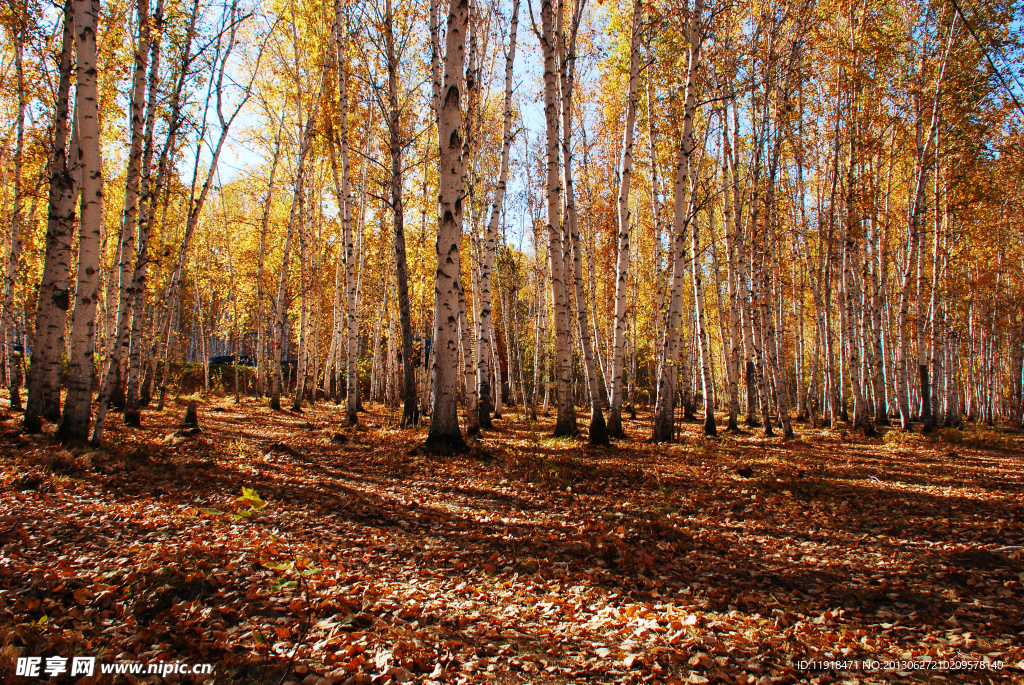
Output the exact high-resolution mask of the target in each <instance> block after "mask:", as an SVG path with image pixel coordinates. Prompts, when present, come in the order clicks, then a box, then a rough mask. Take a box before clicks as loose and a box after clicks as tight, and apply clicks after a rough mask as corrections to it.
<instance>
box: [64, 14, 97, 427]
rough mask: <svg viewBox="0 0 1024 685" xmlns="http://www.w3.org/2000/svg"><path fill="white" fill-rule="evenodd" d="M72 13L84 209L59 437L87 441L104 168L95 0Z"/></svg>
mask: <svg viewBox="0 0 1024 685" xmlns="http://www.w3.org/2000/svg"><path fill="white" fill-rule="evenodd" d="M73 10H74V18H75V54H76V57H77V60H76V66H77V70H76V73H75V76H76V79H75V82H76V94H75V110H76V115H77V119H78V140H79V149H80V152H81V155H82V212H81V218H80V220H79V233H78V279H77V280H78V283H77V286H76V288H75V311H74V314H73V315H72V318H71V354H70V359H69V362H70V364H69V365H70V374H69V376H68V392H67V396H66V397H65V400H64V416H63V420H62V421H61V424H60V428H59V429H58V433H57V434H58V437H59V438H60V439H61V440H62V441H69V440H70V441H74V440H86V439H87V438H88V437H89V421H90V418H91V413H92V412H91V409H92V383H93V372H94V369H95V367H94V363H93V358H94V351H93V341H94V335H95V322H96V301H97V299H98V298H99V292H98V289H99V276H100V274H99V268H100V251H99V250H100V231H101V226H102V223H103V172H102V164H101V161H100V122H99V101H98V96H99V93H98V88H97V82H96V26H97V17H98V14H99V0H73Z"/></svg>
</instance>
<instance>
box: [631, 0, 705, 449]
mask: <svg viewBox="0 0 1024 685" xmlns="http://www.w3.org/2000/svg"><path fill="white" fill-rule="evenodd" d="M703 11H704V2H703V0H696V1H695V2H694V6H693V10H692V12H691V14H690V21H689V25H688V26H687V38H688V43H689V55H688V61H687V67H686V99H685V100H684V102H683V131H682V140H681V141H680V145H679V159H678V161H677V163H676V180H675V199H674V203H675V205H674V209H675V217H674V220H673V225H672V286H671V290H670V292H669V305H668V317H667V319H668V320H667V322H666V326H665V339H664V352H663V359H664V362H663V364H662V368H661V374H660V376H659V378H658V398H657V402H656V404H655V412H654V432H653V436H652V439H653V440H655V441H656V442H671V441H672V437H673V436H672V429H673V418H674V416H675V401H676V384H677V381H678V378H679V367H678V364H679V348H680V341H681V339H682V309H683V287H684V285H683V283H684V280H683V279H684V275H685V268H686V267H685V265H686V227H687V226H686V225H687V221H688V217H689V211H688V205H689V204H690V203H688V202H687V190H688V185H689V184H688V179H689V174H690V165H691V163H692V157H693V151H694V150H693V114H694V111H695V110H696V106H697V103H696V98H697V70H698V68H699V65H700V42H701V34H702V31H703V26H702V24H701V19H702V17H701V15H702V14H703ZM613 383H614V379H613Z"/></svg>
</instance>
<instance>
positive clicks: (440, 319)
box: [425, 0, 469, 454]
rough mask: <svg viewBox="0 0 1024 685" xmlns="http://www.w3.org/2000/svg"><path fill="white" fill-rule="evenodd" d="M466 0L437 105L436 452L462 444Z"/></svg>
mask: <svg viewBox="0 0 1024 685" xmlns="http://www.w3.org/2000/svg"><path fill="white" fill-rule="evenodd" d="M468 20H469V2H468V0H451V2H450V5H449V9H448V23H447V33H446V35H445V58H444V71H445V74H444V76H445V79H444V85H443V89H442V93H441V96H442V97H441V107H440V109H439V111H438V124H437V131H438V145H439V147H440V157H439V159H438V203H439V205H440V206H439V216H438V230H437V250H436V253H437V282H436V285H435V287H434V336H433V349H432V356H433V360H434V361H433V365H432V367H431V374H432V381H431V382H432V385H433V390H434V397H433V405H432V407H431V420H430V432H429V434H428V436H427V442H426V444H425V447H426V449H427V450H428V451H430V452H433V453H436V454H451V453H454V452H461V451H463V450H465V449H466V444H465V442H464V441H463V439H462V432H461V430H460V429H459V415H458V404H457V396H456V391H457V388H458V377H459V369H458V354H459V350H458V334H459V294H460V292H461V290H462V281H461V273H462V271H461V266H460V261H461V257H460V254H459V246H460V244H461V242H462V213H463V206H462V191H463V177H464V175H465V160H464V159H463V155H462V139H461V133H460V132H461V130H462V86H463V74H462V71H463V67H464V65H465V49H466V46H465V43H466V29H467V24H468Z"/></svg>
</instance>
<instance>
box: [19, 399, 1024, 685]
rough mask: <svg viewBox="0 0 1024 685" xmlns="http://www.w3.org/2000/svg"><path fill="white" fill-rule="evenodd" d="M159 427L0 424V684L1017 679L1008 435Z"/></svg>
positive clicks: (265, 414) (1014, 493)
mask: <svg viewBox="0 0 1024 685" xmlns="http://www.w3.org/2000/svg"><path fill="white" fill-rule="evenodd" d="M183 413H184V406H183V402H181V401H179V402H178V403H173V402H172V403H171V404H170V406H169V408H168V410H167V411H166V412H164V413H162V414H161V413H157V412H155V411H145V412H144V414H143V422H144V426H145V427H144V428H142V429H129V428H125V427H123V426H122V425H121V423H120V416H119V415H117V414H114V415H112V416H111V417H110V419H109V421H110V424H109V428H108V431H107V436H108V445H107V446H106V447H105V448H104V449H102V450H94V449H88V448H83V447H78V448H72V449H66V448H64V447H61V446H60V445H58V444H56V443H54V441H53V439H52V437H51V436H50V435H44V436H24V435H21V434H20V433H19V432H18V429H19V428H20V421H21V416H20V414H11V413H9V412H7V411H6V410H5V409H4V408H3V407H0V417H2V418H3V419H4V422H3V423H2V424H0V433H2V435H0V545H2V548H0V598H2V604H0V639H2V648H3V651H2V654H0V681H2V682H5V683H39V682H42V680H46V679H47V678H46V677H45V676H44V677H43V678H42V679H40V678H19V677H17V676H16V675H15V663H16V660H17V657H19V656H30V655H37V656H42V657H44V658H43V665H44V667H45V665H46V658H47V657H53V656H61V657H66V658H67V657H72V656H75V655H84V656H93V657H95V658H96V663H97V665H100V664H111V663H113V664H118V663H119V664H126V663H139V664H143V665H144V666H145V665H146V664H155V663H157V662H186V663H189V664H202V663H209V664H212V669H213V673H212V675H202V676H193V675H179V674H174V673H170V674H167V675H165V676H164V677H162V678H161V677H160V676H158V675H146V672H145V671H143V674H142V675H140V676H133V675H130V674H125V675H118V676H113V675H100V668H99V666H97V668H96V672H95V675H94V676H93V678H85V679H80V678H79V676H75V677H70V676H69V672H70V671H69V672H66V673H63V674H61V675H60V676H59V677H57V678H56V680H55V682H58V683H60V682H67V683H75V682H77V683H78V684H79V685H88V684H89V683H92V682H97V681H98V682H112V681H117V682H132V683H137V682H140V681H145V682H149V683H157V682H168V683H175V682H207V683H211V682H216V683H251V684H253V685H256V684H259V685H282V684H283V683H289V682H293V683H301V684H302V685H328V684H329V683H370V682H374V683H385V682H389V681H390V682H408V681H411V680H412V681H416V682H425V683H430V682H441V681H445V682H447V683H496V684H502V683H524V682H529V683H612V682H621V683H640V682H644V683H663V684H668V683H679V682H686V683H706V682H712V683H759V684H762V685H764V684H768V683H793V682H816V683H827V682H862V683H872V682H897V681H899V682H986V683H996V682H1014V681H1016V682H1024V649H1022V644H1024V590H1022V584H1024V554H1022V553H1024V549H1022V546H1024V436H1021V435H1020V434H1016V433H1011V432H1008V431H1006V432H1004V431H998V430H994V429H980V428H977V427H971V428H968V429H966V430H964V431H950V430H946V431H943V432H942V433H941V435H939V436H935V437H932V436H921V435H906V434H903V433H902V432H900V431H890V432H889V433H888V434H887V435H886V436H884V437H882V438H877V439H863V438H860V437H856V436H852V435H850V434H849V433H848V432H847V431H843V430H830V429H820V430H818V429H809V428H806V427H803V426H801V425H799V424H798V425H797V426H796V430H797V439H796V440H791V441H789V442H782V441H781V440H780V439H777V438H776V439H764V438H762V437H760V431H746V432H744V433H743V434H740V435H723V436H721V437H719V438H715V439H706V438H703V437H701V436H700V435H699V432H700V424H697V423H694V424H686V425H684V432H685V436H684V439H683V441H682V442H681V443H680V444H675V445H669V446H665V445H651V444H648V443H647V442H646V438H647V436H648V435H649V431H650V416H649V415H642V416H641V417H639V418H637V419H636V420H630V419H627V421H626V431H627V433H628V434H629V436H630V438H631V439H630V440H623V441H620V442H619V443H618V446H617V447H613V448H610V449H592V448H589V447H588V446H587V445H586V443H585V441H583V440H578V441H574V440H569V439H553V438H550V437H548V435H549V433H550V430H551V426H552V421H553V419H544V420H542V421H541V422H540V424H539V425H537V424H531V423H529V422H527V421H523V420H522V417H521V415H519V414H517V413H516V412H515V410H513V411H511V412H508V411H507V410H506V415H505V419H504V420H500V421H496V422H495V429H494V430H493V431H487V432H485V433H484V434H483V437H482V438H481V439H480V440H479V441H476V442H474V443H473V449H472V452H471V454H470V455H467V456H464V457H457V458H435V457H430V456H427V455H424V454H422V453H421V451H419V450H418V449H417V447H418V445H420V444H422V442H423V440H424V438H425V429H418V430H398V429H395V428H392V426H393V425H394V424H395V422H396V419H397V415H396V414H395V413H393V412H392V411H390V410H386V409H384V408H382V407H377V406H370V407H369V411H368V412H367V413H366V414H363V415H361V419H360V420H361V426H360V427H359V428H358V429H356V430H348V429H341V428H339V420H340V419H341V417H342V413H341V411H340V410H339V408H337V407H335V406H334V405H326V404H320V405H317V406H315V407H312V408H308V409H307V410H306V411H305V412H304V413H302V414H293V413H290V412H271V411H270V410H269V409H267V408H265V406H264V403H258V402H257V401H256V400H254V399H243V403H242V404H241V405H235V404H234V401H233V398H223V399H211V400H209V401H208V402H206V403H205V404H201V405H200V411H199V418H200V424H201V431H200V432H197V433H196V434H188V433H187V432H182V431H180V430H178V429H179V426H180V424H181V421H182V416H183ZM585 422H586V416H585V414H584V415H582V416H581V425H585ZM243 488H249V489H251V490H252V491H255V493H253V492H251V491H249V490H246V491H243ZM264 505H265V506H264ZM246 514H248V515H246ZM825 662H831V663H825ZM836 662H839V663H836ZM836 667H838V669H839V670H837V668H836ZM842 669H846V670H842ZM211 678H212V680H211Z"/></svg>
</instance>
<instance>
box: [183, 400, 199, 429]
mask: <svg viewBox="0 0 1024 685" xmlns="http://www.w3.org/2000/svg"><path fill="white" fill-rule="evenodd" d="M198 409H199V405H198V404H197V403H196V401H195V400H190V401H189V403H188V406H187V407H185V420H184V421H182V422H181V426H182V428H194V427H196V426H198V425H199V414H198Z"/></svg>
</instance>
